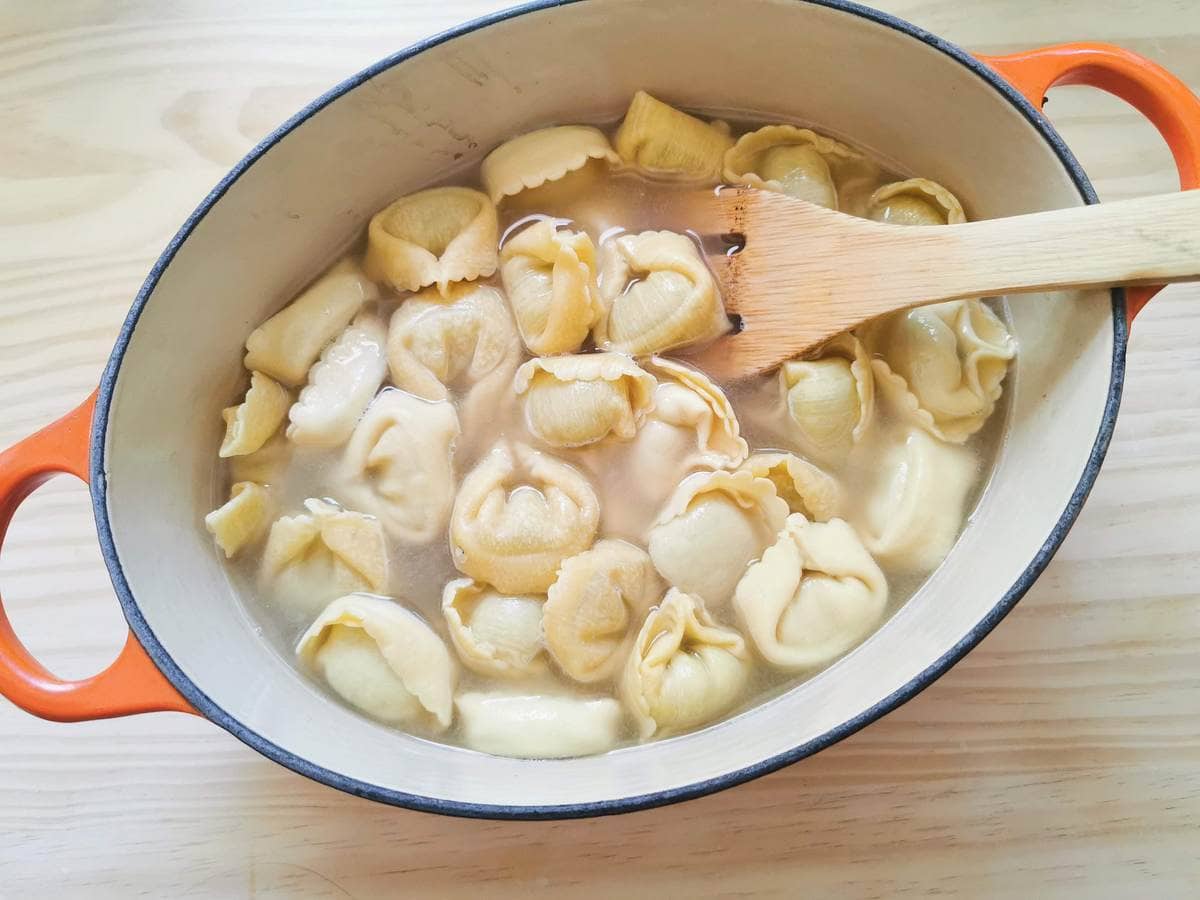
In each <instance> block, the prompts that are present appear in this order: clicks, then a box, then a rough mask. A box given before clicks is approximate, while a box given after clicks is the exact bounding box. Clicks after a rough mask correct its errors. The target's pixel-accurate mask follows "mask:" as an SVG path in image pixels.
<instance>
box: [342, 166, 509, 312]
mask: <svg viewBox="0 0 1200 900" xmlns="http://www.w3.org/2000/svg"><path fill="white" fill-rule="evenodd" d="M498 233H499V225H498V222H497V219H496V207H495V206H493V205H492V201H491V200H490V199H489V198H488V196H487V194H481V193H480V192H479V191H473V190H470V189H469V188H462V187H438V188H430V189H429V190H425V191H418V192H417V193H415V194H409V195H408V196H407V197H401V198H400V199H399V200H397V201H396V202H395V203H393V204H392V205H391V206H389V207H387V208H386V209H383V210H381V211H379V212H377V213H376V214H375V216H374V217H373V218H372V219H371V224H370V225H369V226H368V228H367V255H366V258H365V259H364V260H363V266H364V268H365V269H366V270H367V274H368V275H370V276H371V278H374V279H375V280H376V281H385V282H387V283H388V284H390V285H391V286H392V287H393V288H395V289H396V290H398V291H416V290H420V289H421V288H423V287H428V286H429V285H436V286H437V289H438V291H440V292H441V293H442V295H443V296H445V295H446V294H447V293H448V291H449V289H450V285H451V284H453V283H454V282H456V281H473V280H474V279H476V278H481V277H486V276H488V275H491V274H492V273H493V272H495V271H496V266H497V264H498V254H497V251H496V241H497V237H498Z"/></svg>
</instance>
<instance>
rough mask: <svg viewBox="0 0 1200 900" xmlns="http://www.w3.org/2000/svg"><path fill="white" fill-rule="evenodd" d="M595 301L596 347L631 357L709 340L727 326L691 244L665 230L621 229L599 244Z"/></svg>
mask: <svg viewBox="0 0 1200 900" xmlns="http://www.w3.org/2000/svg"><path fill="white" fill-rule="evenodd" d="M600 302H601V310H600V317H599V319H598V321H597V322H596V327H595V329H594V334H593V337H594V338H595V341H596V344H597V346H599V347H602V348H604V349H606V350H619V351H620V352H622V353H628V354H630V355H631V356H645V355H648V354H651V353H661V352H663V351H665V350H671V349H674V348H677V347H684V346H687V345H688V344H694V343H697V342H699V341H705V340H709V339H711V338H714V337H716V336H717V335H719V334H721V333H722V332H723V331H726V330H727V329H728V328H729V322H728V320H727V319H726V318H725V310H724V307H723V306H722V305H721V297H720V295H719V294H718V292H717V285H716V282H715V281H714V280H713V277H712V275H711V274H710V273H709V271H708V269H707V268H706V267H705V265H704V261H703V260H702V259H701V258H700V254H699V252H698V251H697V250H696V245H695V244H693V243H692V241H691V240H690V239H689V238H688V237H686V236H685V235H682V234H675V233H673V232H670V231H643V232H642V233H641V234H625V235H621V236H620V237H617V238H613V239H612V240H609V241H606V242H605V243H603V244H601V246H600Z"/></svg>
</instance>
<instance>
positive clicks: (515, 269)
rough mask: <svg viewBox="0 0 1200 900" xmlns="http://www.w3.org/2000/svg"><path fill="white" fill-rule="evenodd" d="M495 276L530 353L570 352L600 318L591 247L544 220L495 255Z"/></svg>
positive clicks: (589, 242) (582, 235) (579, 235)
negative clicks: (497, 261)
mask: <svg viewBox="0 0 1200 900" xmlns="http://www.w3.org/2000/svg"><path fill="white" fill-rule="evenodd" d="M500 277H501V279H502V280H503V281H504V290H505V291H506V292H507V293H508V300H509V303H510V304H511V305H512V310H513V315H514V316H515V318H516V320H517V328H518V329H519V330H520V332H521V338H522V340H524V342H525V346H526V347H528V348H529V350H530V351H531V352H533V353H538V354H542V355H550V354H553V353H571V352H573V351H575V350H578V349H579V348H580V346H582V344H583V342H584V339H585V338H587V336H588V332H589V331H590V330H591V328H592V325H593V324H594V323H595V321H596V319H597V318H599V316H600V294H599V287H598V286H597V284H596V247H595V245H593V244H592V239H591V238H590V237H588V236H587V234H586V233H585V232H582V231H570V230H567V229H560V228H557V227H556V226H555V223H554V222H553V221H552V220H549V219H542V220H541V221H538V222H534V223H533V224H531V225H528V226H526V227H525V228H524V229H523V230H521V231H519V232H518V233H517V234H515V235H514V236H512V237H510V238H509V239H508V240H507V241H506V242H505V244H504V247H503V248H502V249H501V251H500Z"/></svg>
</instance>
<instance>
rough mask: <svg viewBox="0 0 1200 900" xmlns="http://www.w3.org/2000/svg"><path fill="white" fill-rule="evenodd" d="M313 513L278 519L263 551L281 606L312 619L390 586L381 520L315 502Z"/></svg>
mask: <svg viewBox="0 0 1200 900" xmlns="http://www.w3.org/2000/svg"><path fill="white" fill-rule="evenodd" d="M304 507H305V509H306V510H307V512H305V513H301V514H299V515H295V516H283V517H282V518H279V519H276V520H275V523H274V524H273V525H272V526H271V531H270V534H268V535H267V546H266V549H265V550H263V557H262V577H263V580H264V582H265V583H266V585H267V586H268V588H269V591H270V593H271V596H272V597H273V598H274V599H275V601H276V602H277V603H278V604H280V605H281V606H282V607H284V608H285V609H287V610H289V611H291V612H292V613H293V614H299V615H307V616H312V615H315V614H316V613H317V611H318V610H320V609H321V608H322V607H324V606H325V604H326V603H328V602H329V601H330V600H332V599H334V598H335V597H340V596H341V595H343V594H350V593H355V592H361V591H368V592H373V593H384V592H385V591H386V590H387V586H388V555H387V545H386V543H385V541H384V538H383V528H382V527H381V526H380V524H379V520H377V519H374V518H372V517H370V516H364V515H363V514H362V513H358V512H353V511H351V510H345V509H342V508H340V507H338V506H335V505H334V504H332V503H329V502H328V501H325V500H318V499H316V498H309V499H308V500H305V501H304Z"/></svg>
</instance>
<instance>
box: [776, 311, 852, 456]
mask: <svg viewBox="0 0 1200 900" xmlns="http://www.w3.org/2000/svg"><path fill="white" fill-rule="evenodd" d="M779 384H780V388H781V390H782V392H783V397H784V402H785V403H786V405H787V411H788V415H789V417H790V419H791V425H792V431H793V436H794V437H795V439H796V441H797V442H798V444H799V445H800V449H801V450H802V451H803V452H804V453H806V454H808V455H810V456H812V457H814V458H816V459H818V460H821V461H822V462H827V463H836V462H841V461H843V460H844V459H845V458H846V456H847V454H848V453H849V452H850V448H851V447H852V446H853V445H854V444H856V443H858V442H859V441H861V440H862V439H863V437H864V435H865V434H866V433H867V429H868V428H869V426H870V424H871V419H872V416H873V414H874V410H875V380H874V377H873V375H872V372H871V359H870V356H869V355H868V353H867V350H866V348H864V346H863V345H862V343H861V342H860V341H859V340H858V338H856V337H854V336H853V335H851V334H840V335H838V336H837V337H835V338H834V339H833V340H831V341H829V342H828V343H827V344H826V345H825V346H824V347H823V348H822V350H821V353H820V355H819V356H818V357H817V358H815V359H794V360H790V361H788V362H785V363H784V364H783V366H782V367H781V368H780V370H779Z"/></svg>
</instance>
